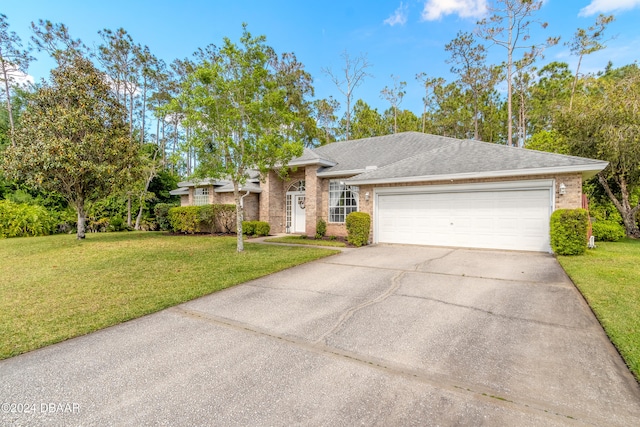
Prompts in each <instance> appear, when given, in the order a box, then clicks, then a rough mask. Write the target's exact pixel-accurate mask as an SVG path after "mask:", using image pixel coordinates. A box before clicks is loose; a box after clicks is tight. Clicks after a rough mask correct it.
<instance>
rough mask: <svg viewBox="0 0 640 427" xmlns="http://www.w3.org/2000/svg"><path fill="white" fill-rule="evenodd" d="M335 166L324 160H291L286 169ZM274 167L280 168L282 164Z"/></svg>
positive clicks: (333, 163)
mask: <svg viewBox="0 0 640 427" xmlns="http://www.w3.org/2000/svg"><path fill="white" fill-rule="evenodd" d="M335 165H337V163H335V162H332V161H329V160H326V159H313V160H292V161H290V162H289V163H287V167H288V168H289V167H298V166H321V167H328V168H330V167H333V166H335ZM276 167H278V168H281V167H282V164H279V165H276Z"/></svg>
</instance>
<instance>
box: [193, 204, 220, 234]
mask: <svg viewBox="0 0 640 427" xmlns="http://www.w3.org/2000/svg"><path fill="white" fill-rule="evenodd" d="M216 206H217V205H203V206H199V209H198V231H206V232H208V233H211V234H213V233H215V232H216V216H217V209H216Z"/></svg>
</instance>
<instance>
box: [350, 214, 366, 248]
mask: <svg viewBox="0 0 640 427" xmlns="http://www.w3.org/2000/svg"><path fill="white" fill-rule="evenodd" d="M346 226H347V241H348V242H349V243H351V244H352V245H354V246H358V247H360V246H362V245H366V244H367V242H368V241H369V228H370V227H371V217H370V216H369V214H368V213H364V212H351V213H350V214H349V215H347V219H346Z"/></svg>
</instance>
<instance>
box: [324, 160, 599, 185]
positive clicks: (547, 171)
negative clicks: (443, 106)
mask: <svg viewBox="0 0 640 427" xmlns="http://www.w3.org/2000/svg"><path fill="white" fill-rule="evenodd" d="M607 165H608V163H607V162H602V163H599V164H593V165H590V166H585V165H580V166H562V167H549V168H535V169H516V170H504V171H487V172H468V173H456V174H446V175H424V176H406V177H396V178H373V179H366V178H361V179H357V177H354V179H348V180H347V181H348V183H349V184H350V185H367V184H400V183H410V182H431V181H459V180H464V179H486V178H503V177H508V176H514V177H515V176H538V175H554V174H561V173H576V172H580V173H582V177H583V179H589V178H591V177H593V176H595V175H596V174H597V173H598V172H600V171H601V170H603V169H604V168H605V167H607ZM318 175H320V174H318Z"/></svg>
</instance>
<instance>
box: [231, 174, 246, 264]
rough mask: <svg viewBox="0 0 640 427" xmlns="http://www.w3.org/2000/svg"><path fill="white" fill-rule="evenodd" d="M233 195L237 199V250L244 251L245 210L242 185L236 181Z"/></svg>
mask: <svg viewBox="0 0 640 427" xmlns="http://www.w3.org/2000/svg"><path fill="white" fill-rule="evenodd" d="M233 197H234V198H235V200H236V237H237V247H236V251H238V252H243V251H244V240H243V239H242V219H243V215H242V214H243V212H242V207H241V206H240V186H239V185H238V183H237V182H235V181H234V182H233Z"/></svg>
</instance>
